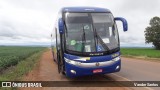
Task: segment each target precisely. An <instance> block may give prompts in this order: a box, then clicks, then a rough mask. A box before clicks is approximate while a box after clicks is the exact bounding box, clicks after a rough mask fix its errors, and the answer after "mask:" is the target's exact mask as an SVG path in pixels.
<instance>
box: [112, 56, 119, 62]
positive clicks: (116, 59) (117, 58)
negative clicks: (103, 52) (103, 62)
mask: <svg viewBox="0 0 160 90" xmlns="http://www.w3.org/2000/svg"><path fill="white" fill-rule="evenodd" d="M112 60H113V61H119V60H120V56H118V57H116V58H114V59H112Z"/></svg>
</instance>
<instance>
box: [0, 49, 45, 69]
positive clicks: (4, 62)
mask: <svg viewBox="0 0 160 90" xmlns="http://www.w3.org/2000/svg"><path fill="white" fill-rule="evenodd" d="M43 49H44V48H42V47H7V46H1V47H0V71H2V70H4V69H6V68H8V67H10V66H14V65H16V64H18V62H20V61H22V60H24V59H26V58H27V57H29V56H31V55H33V54H34V53H37V52H39V51H41V50H43Z"/></svg>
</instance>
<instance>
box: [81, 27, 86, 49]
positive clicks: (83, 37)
mask: <svg viewBox="0 0 160 90" xmlns="http://www.w3.org/2000/svg"><path fill="white" fill-rule="evenodd" d="M82 26H83V34H82V48H81V51H82V52H84V47H85V46H84V45H85V44H84V43H86V35H85V31H84V25H83V24H82Z"/></svg>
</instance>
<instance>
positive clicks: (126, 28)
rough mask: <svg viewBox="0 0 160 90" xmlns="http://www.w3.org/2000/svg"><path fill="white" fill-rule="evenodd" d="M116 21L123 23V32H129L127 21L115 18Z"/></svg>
mask: <svg viewBox="0 0 160 90" xmlns="http://www.w3.org/2000/svg"><path fill="white" fill-rule="evenodd" d="M114 20H115V21H121V22H122V24H123V31H127V30H128V23H127V20H126V19H124V18H122V17H115V18H114Z"/></svg>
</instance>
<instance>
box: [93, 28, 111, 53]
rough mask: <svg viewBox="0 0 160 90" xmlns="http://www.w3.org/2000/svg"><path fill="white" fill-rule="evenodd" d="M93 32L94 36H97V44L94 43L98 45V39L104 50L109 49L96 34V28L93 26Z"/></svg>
mask: <svg viewBox="0 0 160 90" xmlns="http://www.w3.org/2000/svg"><path fill="white" fill-rule="evenodd" d="M94 34H95V37H96V38H97V44H96V45H98V41H99V42H100V43H101V45H102V46H103V48H104V49H105V50H108V51H109V50H110V49H109V47H108V46H107V45H106V43H104V42H103V40H102V38H101V37H100V36H99V35H98V33H97V30H96V28H95V33H94Z"/></svg>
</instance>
